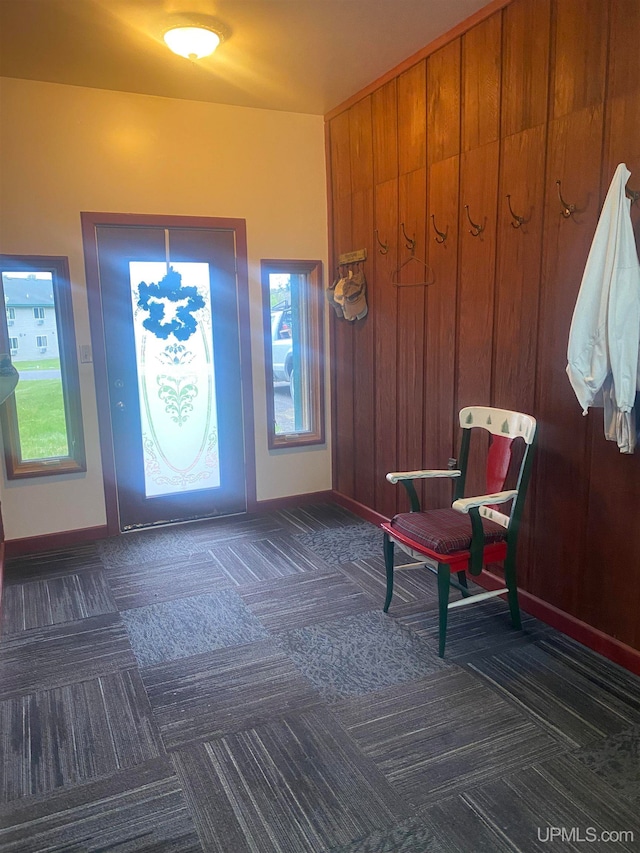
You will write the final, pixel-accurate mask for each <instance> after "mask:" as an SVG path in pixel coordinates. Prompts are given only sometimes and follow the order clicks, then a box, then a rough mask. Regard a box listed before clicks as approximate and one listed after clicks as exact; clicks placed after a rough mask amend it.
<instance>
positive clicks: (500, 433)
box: [454, 406, 536, 529]
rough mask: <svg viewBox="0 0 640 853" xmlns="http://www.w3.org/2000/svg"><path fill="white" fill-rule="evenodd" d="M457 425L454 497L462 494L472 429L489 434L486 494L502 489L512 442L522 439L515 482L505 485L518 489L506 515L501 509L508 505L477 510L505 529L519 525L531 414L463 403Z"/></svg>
mask: <svg viewBox="0 0 640 853" xmlns="http://www.w3.org/2000/svg"><path fill="white" fill-rule="evenodd" d="M460 427H461V428H462V430H463V433H462V445H461V448H460V459H459V462H458V465H459V468H460V470H461V471H462V476H461V477H460V480H459V481H458V482H457V484H456V494H455V496H454V500H455V499H456V498H459V497H463V496H464V486H465V477H466V469H467V463H468V458H469V444H470V433H471V430H472V429H474V428H479V429H483V430H486V431H487V432H489V433H490V434H491V442H490V445H489V451H488V453H487V465H486V484H487V485H486V488H487V494H493V493H494V492H499V491H502V490H503V489H505V488H506V485H505V483H506V479H507V475H508V474H509V470H510V465H511V461H512V452H513V443H514V441H515V440H516V439H518V438H520V439H522V440H523V441H524V445H525V449H524V453H523V454H522V458H521V460H520V467H519V470H518V474H517V482H516V483H515V484H514V485H512V484H509V486H508V487H509V488H515V489H516V490H517V492H518V495H517V497H516V499H515V500H514V501H513V502H512V504H511V510H510V512H509V515H506V514H505V513H504V512H503V511H502V510H503V509H504V508H505V507H506V506H508V504H501V505H499V506H487V507H482V508H481V509H480V514H481V515H482V516H484V517H485V518H489V519H491V521H495V522H496V523H498V524H501V525H502V526H503V527H506V528H507V529H511V527H512V526H514V525H515V526H516V527H517V525H518V524H519V521H520V515H521V512H522V504H523V502H524V496H525V494H526V490H527V485H528V482H529V474H530V468H531V460H532V456H531V454H530V450H531V448H532V445H533V443H534V440H535V436H536V420H535V418H533V417H531V415H525V414H523V413H522V412H512V411H510V410H509V409H496V408H492V407H490V406H467V407H466V408H464V409H461V411H460Z"/></svg>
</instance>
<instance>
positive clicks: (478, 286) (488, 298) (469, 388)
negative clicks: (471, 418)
mask: <svg viewBox="0 0 640 853" xmlns="http://www.w3.org/2000/svg"><path fill="white" fill-rule="evenodd" d="M498 149H499V143H498V142H497V141H496V142H491V143H489V144H488V145H484V146H482V148H476V149H474V150H473V151H467V152H466V153H465V154H463V155H462V161H461V167H460V176H461V177H460V213H459V223H460V225H459V228H460V270H459V277H460V290H459V307H458V369H457V376H456V392H457V393H456V408H457V409H461V408H463V407H464V406H472V405H489V402H490V400H491V341H492V335H493V300H494V277H495V247H496V201H497V198H496V196H497V186H498ZM465 205H468V206H469V210H468V214H467V211H466V210H465ZM469 216H471V219H472V220H473V222H474V223H476V224H478V225H481V226H482V227H483V228H484V230H483V231H482V233H481V234H480V235H479V236H477V237H474V236H473V234H472V233H471V231H472V227H471V225H470V223H469Z"/></svg>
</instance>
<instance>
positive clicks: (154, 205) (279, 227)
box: [0, 78, 331, 539]
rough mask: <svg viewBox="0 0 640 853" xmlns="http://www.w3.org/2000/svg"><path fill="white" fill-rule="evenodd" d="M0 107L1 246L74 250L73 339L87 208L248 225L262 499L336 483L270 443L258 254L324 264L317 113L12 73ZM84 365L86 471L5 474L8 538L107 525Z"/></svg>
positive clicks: (319, 458) (320, 466)
mask: <svg viewBox="0 0 640 853" xmlns="http://www.w3.org/2000/svg"><path fill="white" fill-rule="evenodd" d="M0 111H1V128H0V164H1V165H0V251H2V252H4V253H10V254H34V255H37V254H41V255H66V256H68V258H69V265H70V270H71V278H72V282H73V308H74V315H75V325H76V337H77V342H78V344H79V345H80V344H84V343H88V342H89V324H88V310H87V300H86V289H85V275H84V259H83V253H82V239H81V232H80V211H83V210H86V211H101V212H107V211H108V212H115V213H150V214H153V213H155V214H167V215H190V216H226V217H239V218H242V219H245V220H246V223H247V241H248V255H249V288H250V299H251V329H252V359H253V382H254V407H255V413H254V414H255V423H256V460H257V461H256V467H257V471H256V476H257V496H258V500H265V499H268V498H273V497H281V496H284V495H292V494H300V493H304V492H313V491H320V490H323V489H328V488H330V484H331V465H330V448H329V446H327V447H324V446H323V447H321V448H311V449H309V450H297V451H295V450H293V451H277V452H272V453H270V452H269V451H268V449H267V438H266V410H265V401H264V394H265V379H264V363H263V342H262V335H261V308H260V306H261V296H260V259H261V258H308V259H320V260H322V261H323V263H325V272H326V257H327V208H326V189H325V187H326V185H325V160H324V128H323V119H322V117H321V116H310V115H302V114H294V113H284V112H272V111H267V110H255V109H247V108H240V107H230V106H224V105H217V104H204V103H200V102H195V101H177V100H171V99H168V98H158V97H146V96H142V95H131V94H123V93H119V92H109V91H103V90H98V89H85V88H80V87H74V86H62V85H57V84H50V83H38V82H31V81H24V80H14V79H7V78H4V79H0ZM79 368H80V382H81V390H82V410H83V418H84V424H85V438H86V444H87V467H88V470H87V473H86V475H82V476H78V477H73V478H71V477H49V478H42V479H33V480H29V481H22V482H17V481H13V482H7V480H6V477H5V478H4V480H3V483H2V488H1V499H2V514H3V518H4V524H5V533H6V537H7V539H16V538H22V537H27V536H37V535H41V534H46V533H55V532H59V531H64V530H74V529H78V528H84V527H92V526H94V525H101V524H104V522H105V509H104V495H103V486H102V473H101V464H100V450H99V444H98V428H97V416H96V404H95V387H94V380H93V368H92V365H90V364H88V365H87V364H81V365H79ZM327 386H328V382H327ZM329 426H330V422H329V419H328V418H327V430H328V429H329ZM292 457H293V458H292ZM292 463H295V464H292Z"/></svg>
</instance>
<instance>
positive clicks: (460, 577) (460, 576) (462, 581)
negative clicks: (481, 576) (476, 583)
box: [457, 572, 471, 598]
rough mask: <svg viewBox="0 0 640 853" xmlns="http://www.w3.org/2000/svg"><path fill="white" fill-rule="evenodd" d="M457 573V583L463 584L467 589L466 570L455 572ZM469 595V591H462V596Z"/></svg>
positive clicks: (466, 596)
mask: <svg viewBox="0 0 640 853" xmlns="http://www.w3.org/2000/svg"><path fill="white" fill-rule="evenodd" d="M457 575H458V583H459V584H460V586H463V587H464V588H465V589H468V586H467V573H466V572H457ZM470 595H471V593H470V592H464V591H462V597H463V598H468V597H469V596H470Z"/></svg>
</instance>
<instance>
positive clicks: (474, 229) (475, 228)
mask: <svg viewBox="0 0 640 853" xmlns="http://www.w3.org/2000/svg"><path fill="white" fill-rule="evenodd" d="M464 209H465V210H466V211H467V219H468V220H469V224H470V225H471V228H470V229H469V234H471V236H472V237H479V236H480V234H482V232H483V231H484V225H476V223H475V222H473V220H472V219H471V215H470V214H469V205H468V204H465V206H464Z"/></svg>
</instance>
